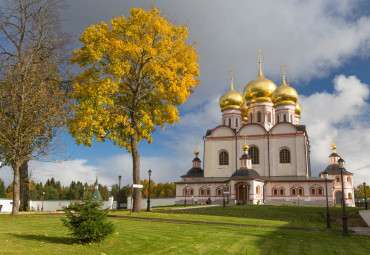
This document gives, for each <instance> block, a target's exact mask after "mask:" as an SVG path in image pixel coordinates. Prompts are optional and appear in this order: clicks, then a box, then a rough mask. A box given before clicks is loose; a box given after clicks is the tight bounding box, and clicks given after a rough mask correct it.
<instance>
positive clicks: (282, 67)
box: [280, 62, 287, 75]
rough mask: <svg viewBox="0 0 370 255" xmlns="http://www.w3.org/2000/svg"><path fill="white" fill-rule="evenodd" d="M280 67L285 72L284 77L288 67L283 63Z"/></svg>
mask: <svg viewBox="0 0 370 255" xmlns="http://www.w3.org/2000/svg"><path fill="white" fill-rule="evenodd" d="M280 67H281V70H282V71H283V75H284V74H285V68H286V67H287V65H286V64H285V63H284V62H282V63H281V65H280Z"/></svg>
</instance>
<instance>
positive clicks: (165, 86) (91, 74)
mask: <svg viewBox="0 0 370 255" xmlns="http://www.w3.org/2000/svg"><path fill="white" fill-rule="evenodd" d="M187 35H188V30H187V27H186V26H181V25H172V24H171V23H170V22H169V21H168V18H167V17H166V16H164V15H163V14H162V13H161V12H160V11H158V10H157V9H155V8H152V9H151V10H150V11H148V10H143V9H140V8H137V9H136V8H132V9H131V11H130V17H129V18H125V17H124V16H121V17H119V18H113V19H112V20H111V21H110V24H106V23H104V22H101V23H100V24H99V25H92V26H90V27H89V28H87V29H85V31H84V32H83V34H82V36H81V37H80V41H81V42H82V43H83V44H84V45H83V47H82V48H81V49H78V50H76V51H75V52H74V54H73V56H72V58H71V60H72V61H73V62H75V63H77V64H79V66H80V67H81V68H82V69H83V72H82V73H81V74H80V75H78V76H77V77H76V78H75V83H74V85H73V88H74V93H73V96H72V98H73V99H74V100H75V102H76V104H75V106H74V114H73V116H72V118H71V121H70V133H71V135H72V136H73V137H74V138H75V139H76V142H77V143H78V144H81V143H82V144H84V145H88V146H91V144H92V140H93V139H94V138H96V140H97V141H99V142H102V141H105V140H106V139H110V140H112V141H113V142H114V144H118V145H119V146H120V147H125V148H126V149H127V150H128V151H129V152H131V154H132V160H133V182H134V183H140V156H139V151H138V143H139V142H140V141H141V140H143V139H146V140H147V141H148V142H149V143H150V142H151V141H152V138H151V134H152V133H154V132H155V129H156V127H158V126H160V127H161V128H164V124H165V123H168V124H171V125H173V124H174V122H175V121H179V116H178V110H177V108H176V107H177V106H179V105H180V104H182V103H184V102H185V101H186V100H187V98H188V96H189V95H190V94H191V93H192V92H193V88H194V87H195V86H197V85H198V84H199V81H198V80H197V79H195V77H196V76H199V70H198V63H197V60H198V56H197V54H196V50H195V48H194V47H193V46H192V45H189V44H188V42H187ZM194 43H195V42H194ZM133 198H134V205H133V210H134V211H135V212H140V210H141V209H140V204H141V192H140V190H136V189H135V191H134V194H133Z"/></svg>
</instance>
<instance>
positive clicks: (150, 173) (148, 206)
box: [146, 169, 152, 212]
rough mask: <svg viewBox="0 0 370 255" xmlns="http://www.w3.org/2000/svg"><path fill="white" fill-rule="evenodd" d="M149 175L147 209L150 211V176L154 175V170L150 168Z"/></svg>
mask: <svg viewBox="0 0 370 255" xmlns="http://www.w3.org/2000/svg"><path fill="white" fill-rule="evenodd" d="M148 175H149V189H148V201H147V205H146V211H147V212H150V176H151V175H152V170H150V169H149V171H148Z"/></svg>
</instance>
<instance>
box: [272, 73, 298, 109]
mask: <svg viewBox="0 0 370 255" xmlns="http://www.w3.org/2000/svg"><path fill="white" fill-rule="evenodd" d="M271 99H272V102H273V103H274V105H278V104H296V103H297V100H298V93H297V91H296V90H295V89H294V88H292V87H290V86H288V85H287V84H286V82H285V74H284V73H283V83H282V84H281V86H280V87H279V88H277V89H276V90H275V91H274V93H273V94H272V97H271Z"/></svg>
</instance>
